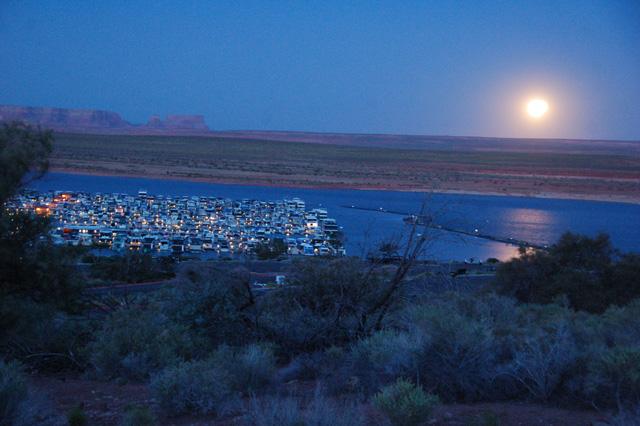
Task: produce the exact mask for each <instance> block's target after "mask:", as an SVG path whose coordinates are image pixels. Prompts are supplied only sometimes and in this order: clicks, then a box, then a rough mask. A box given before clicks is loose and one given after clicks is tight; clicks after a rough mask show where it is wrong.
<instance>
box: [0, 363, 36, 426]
mask: <svg viewBox="0 0 640 426" xmlns="http://www.w3.org/2000/svg"><path fill="white" fill-rule="evenodd" d="M28 394H29V390H28V388H27V382H26V379H25V377H24V373H23V372H22V370H21V369H20V367H19V366H18V365H17V364H15V363H10V364H5V363H4V361H2V360H0V426H12V425H13V423H14V420H16V419H17V418H18V416H19V413H20V409H21V404H23V403H24V401H25V400H26V399H27V396H28Z"/></svg>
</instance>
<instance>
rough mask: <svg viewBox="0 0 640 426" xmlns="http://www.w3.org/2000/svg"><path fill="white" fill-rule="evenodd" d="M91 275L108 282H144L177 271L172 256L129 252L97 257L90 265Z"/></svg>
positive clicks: (162, 277)
mask: <svg viewBox="0 0 640 426" xmlns="http://www.w3.org/2000/svg"><path fill="white" fill-rule="evenodd" d="M89 275H90V277H91V278H94V279H100V280H104V281H108V282H121V283H142V282H150V281H160V280H165V279H168V278H173V277H174V276H175V273H174V271H173V258H172V257H170V256H160V257H153V256H151V255H150V254H145V253H140V252H127V253H125V254H123V255H122V256H107V257H99V258H96V259H95V261H94V262H93V263H92V264H91V266H90V267H89Z"/></svg>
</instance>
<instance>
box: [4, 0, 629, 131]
mask: <svg viewBox="0 0 640 426" xmlns="http://www.w3.org/2000/svg"><path fill="white" fill-rule="evenodd" d="M0 55H1V56H2V60H0V74H1V75H2V77H1V78H0V104H6V105H28V106H46V107H61V108H84V109H101V110H108V111H114V112H117V113H119V114H120V115H121V116H122V118H124V119H125V120H128V121H130V122H132V123H146V122H147V120H148V118H149V117H150V116H151V115H153V114H159V115H160V116H161V117H163V118H164V117H165V116H166V115H167V114H202V115H204V116H205V121H206V123H207V125H208V126H209V127H211V128H212V129H214V130H240V129H242V130H292V131H309V132H348V133H389V134H418V135H455V136H497V137H549V138H584V139H621V140H640V2H638V1H637V0H630V1H616V0H601V1H595V0H579V1H560V0H554V1H533V0H526V1H519V0H513V1H493V2H482V1H453V0H446V1H358V2H352V1H322V2H320V1H302V0H298V1H248V0H247V1H189V2H176V1H173V2H169V1H155V2H147V1H139V2H138V1H108V0H105V1H100V2H97V1H88V2H78V1H61V0H56V1H47V0H43V1H17V0H16V1H11V0H2V1H1V2H0ZM533 98H541V99H544V100H546V101H547V102H548V104H549V110H548V112H547V114H546V115H545V116H543V117H541V118H538V119H534V118H531V117H528V116H527V115H526V111H525V107H526V103H527V101H528V100H530V99H533Z"/></svg>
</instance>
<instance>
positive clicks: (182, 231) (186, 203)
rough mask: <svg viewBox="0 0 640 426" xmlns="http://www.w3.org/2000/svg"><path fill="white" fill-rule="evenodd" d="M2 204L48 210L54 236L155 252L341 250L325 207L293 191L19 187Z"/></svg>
mask: <svg viewBox="0 0 640 426" xmlns="http://www.w3.org/2000/svg"><path fill="white" fill-rule="evenodd" d="M7 208H8V209H9V210H13V211H29V212H36V213H38V214H43V215H47V216H49V217H51V219H52V221H53V225H54V227H53V230H52V233H51V237H52V239H53V242H54V243H55V244H70V245H82V246H90V247H94V248H95V247H98V248H100V249H107V250H111V251H114V252H122V251H127V250H139V251H143V252H146V253H152V254H160V255H182V254H184V253H189V254H195V255H198V254H201V253H204V252H208V253H212V254H215V255H217V256H219V257H222V258H224V257H237V256H239V255H244V254H249V255H251V254H254V253H255V252H256V250H257V249H258V248H259V247H260V246H269V245H271V246H276V245H278V246H279V247H281V250H280V251H281V253H282V254H283V255H290V256H296V255H300V256H320V255H324V256H344V255H345V249H344V247H343V246H342V244H341V243H340V241H339V236H340V234H339V232H338V225H337V223H336V220H335V219H332V218H330V217H328V212H327V210H326V209H322V208H316V209H311V210H309V211H307V210H306V203H305V201H304V200H302V199H300V198H292V199H287V198H285V199H283V200H276V201H260V200H255V199H242V200H233V199H230V198H222V197H205V196H200V197H198V196H181V197H175V196H173V197H172V196H162V195H152V194H149V193H148V192H147V191H146V190H140V191H138V193H137V195H135V196H134V195H128V194H120V193H108V194H107V193H105V194H102V193H95V194H91V193H86V192H82V191H75V192H74V191H47V192H38V191H35V190H25V191H23V192H22V193H20V194H19V195H17V196H16V197H14V198H13V199H12V200H11V201H10V202H9V203H8V205H7Z"/></svg>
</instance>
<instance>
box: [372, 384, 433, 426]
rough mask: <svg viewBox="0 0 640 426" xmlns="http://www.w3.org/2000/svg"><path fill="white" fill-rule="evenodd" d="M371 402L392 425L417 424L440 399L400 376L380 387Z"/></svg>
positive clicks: (430, 412)
mask: <svg viewBox="0 0 640 426" xmlns="http://www.w3.org/2000/svg"><path fill="white" fill-rule="evenodd" d="M371 402H372V404H373V405H374V407H376V408H377V409H378V410H379V411H380V412H381V413H383V414H384V415H385V416H386V417H387V419H388V420H389V421H390V422H391V424H393V425H394V426H417V425H419V424H421V423H423V422H425V421H426V420H428V419H429V418H430V417H431V415H432V414H433V410H434V408H435V407H436V406H438V404H439V403H440V400H439V399H438V397H437V396H435V395H431V394H427V393H425V392H424V391H423V390H422V387H420V386H416V385H414V384H413V383H411V382H409V381H408V380H405V379H401V378H400V379H398V380H397V381H396V382H395V383H394V384H391V385H389V386H385V387H384V388H382V389H381V390H380V392H378V393H377V394H375V395H374V396H373V398H372V400H371Z"/></svg>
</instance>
